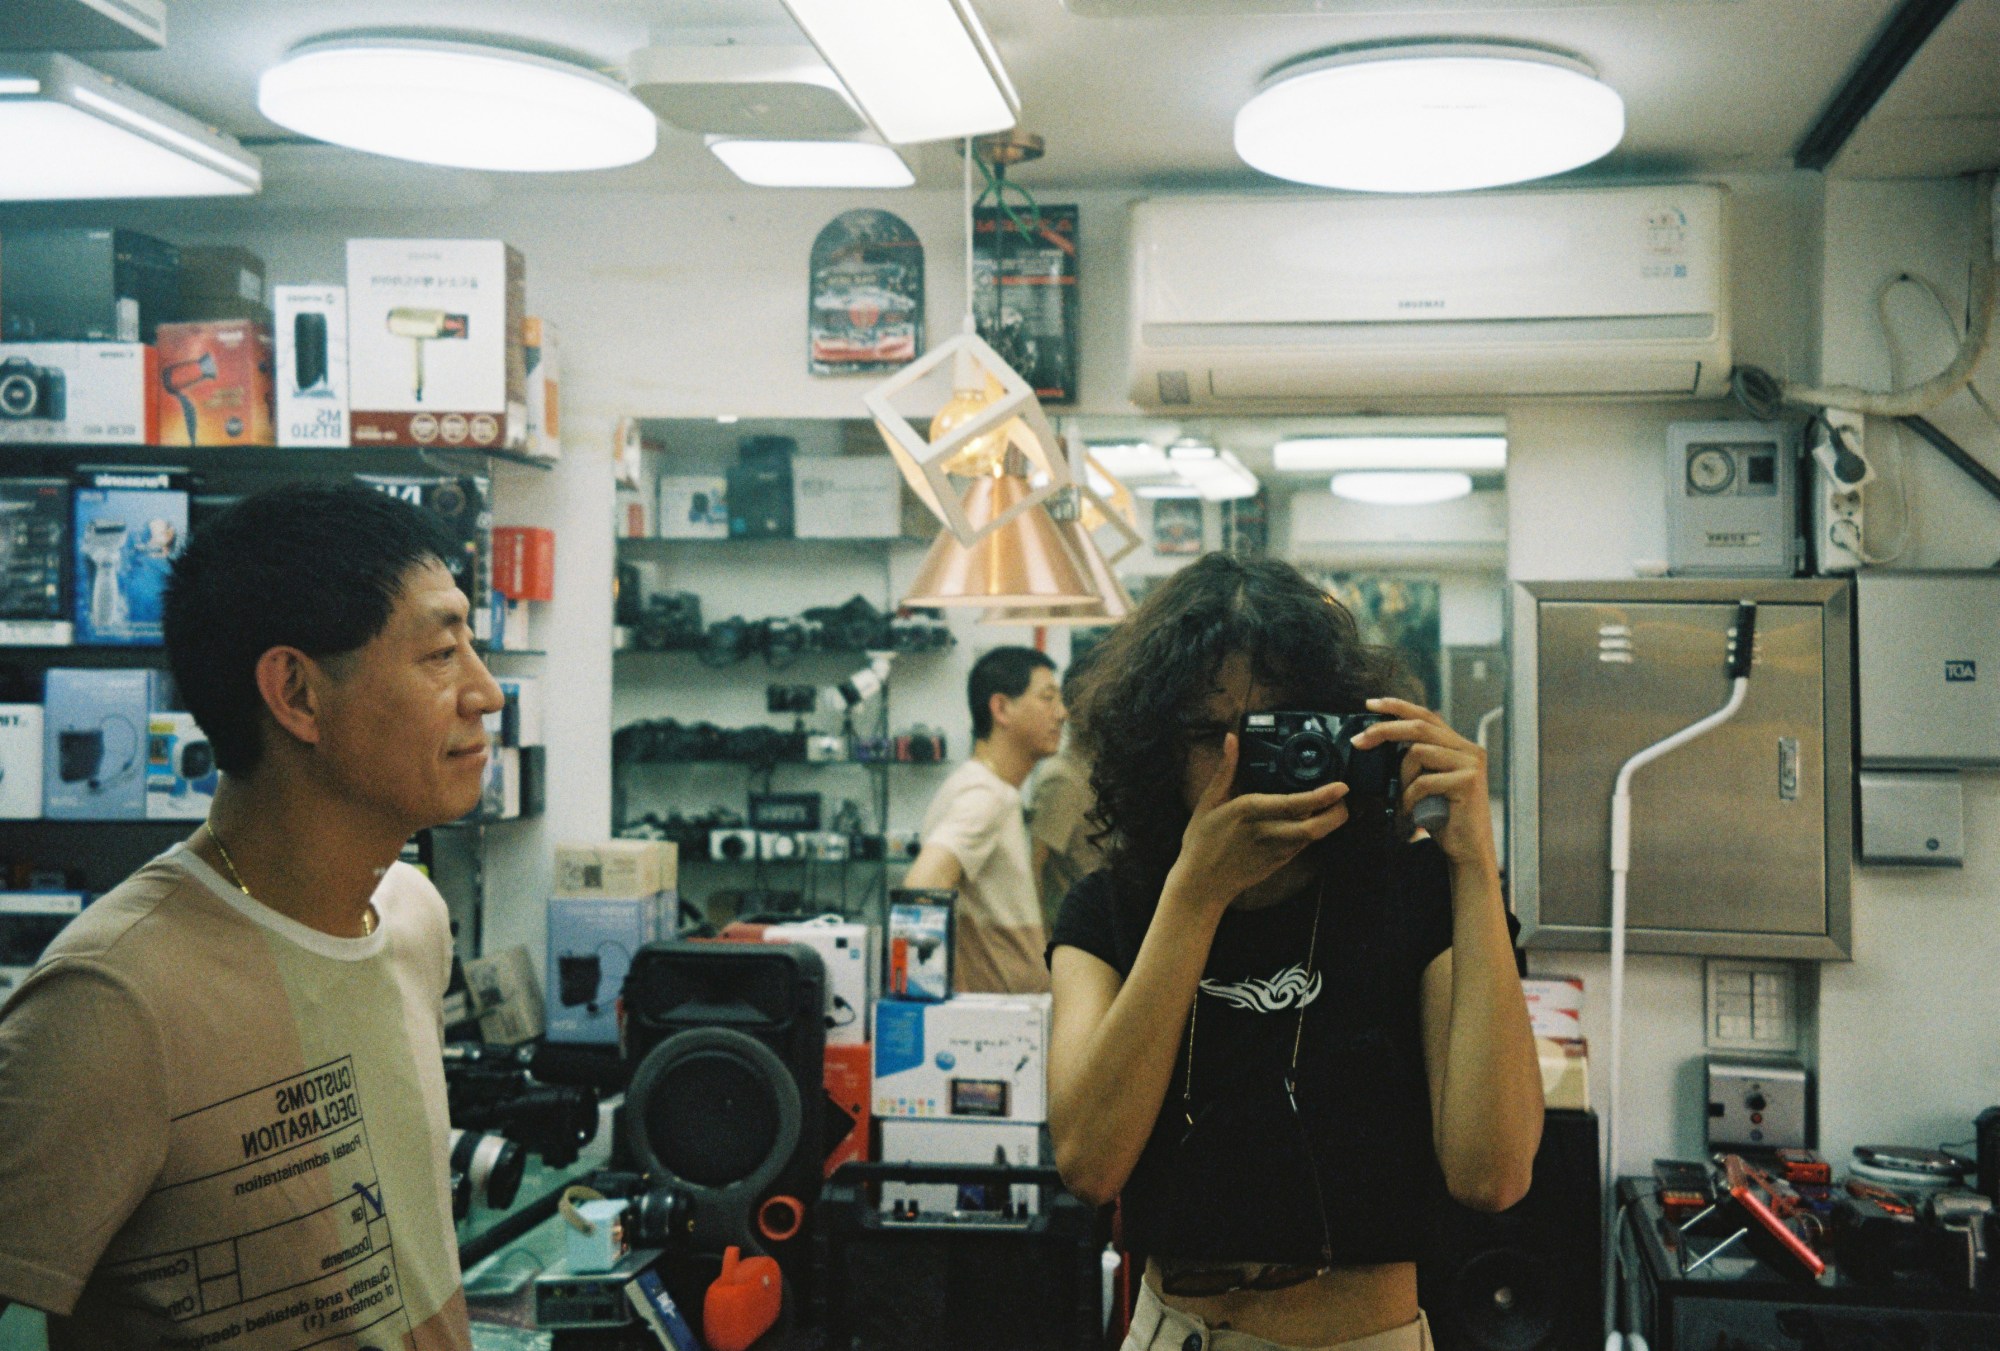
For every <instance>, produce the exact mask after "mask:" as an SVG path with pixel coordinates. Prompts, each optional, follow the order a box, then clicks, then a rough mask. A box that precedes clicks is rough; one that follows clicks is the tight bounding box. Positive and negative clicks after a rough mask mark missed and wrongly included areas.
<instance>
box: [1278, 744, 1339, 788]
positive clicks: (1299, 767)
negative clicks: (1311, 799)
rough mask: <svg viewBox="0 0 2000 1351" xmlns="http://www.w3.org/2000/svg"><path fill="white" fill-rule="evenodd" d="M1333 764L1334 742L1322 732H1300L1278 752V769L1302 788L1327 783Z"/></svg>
mask: <svg viewBox="0 0 2000 1351" xmlns="http://www.w3.org/2000/svg"><path fill="white" fill-rule="evenodd" d="M1332 764H1333V742H1331V741H1329V740H1328V739H1327V737H1326V735H1325V734H1324V733H1322V732H1300V733H1299V734H1298V735H1297V736H1295V737H1293V738H1292V739H1291V740H1289V741H1287V742H1286V743H1285V745H1284V749H1283V750H1281V751H1280V752H1279V753H1278V769H1279V771H1280V772H1281V773H1282V774H1284V776H1285V777H1286V778H1287V779H1289V780H1291V781H1292V782H1293V783H1295V784H1298V785H1299V786H1300V787H1302V788H1311V787H1317V786H1318V785H1319V784H1322V783H1325V782H1326V779H1327V770H1328V768H1329V767H1330V766H1331V765H1332Z"/></svg>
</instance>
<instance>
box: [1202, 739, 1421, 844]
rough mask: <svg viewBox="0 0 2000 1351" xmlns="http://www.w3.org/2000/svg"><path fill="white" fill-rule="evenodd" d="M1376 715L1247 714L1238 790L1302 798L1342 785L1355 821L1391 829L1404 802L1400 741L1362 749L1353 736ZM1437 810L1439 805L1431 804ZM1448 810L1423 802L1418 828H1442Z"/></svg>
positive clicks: (1239, 750)
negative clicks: (1331, 784) (1290, 794)
mask: <svg viewBox="0 0 2000 1351" xmlns="http://www.w3.org/2000/svg"><path fill="white" fill-rule="evenodd" d="M1393 721H1395V720H1394V719H1393V718H1387V717H1384V716H1382V715H1381V714H1378V713H1311V712H1302V711H1293V710H1285V711H1280V712H1275V713H1249V714H1245V715H1244V718H1243V726H1242V729H1241V732H1240V734H1239V736H1238V742H1239V744H1238V747H1237V759H1236V790H1237V791H1238V792H1239V793H1304V792H1310V791H1311V790H1312V789H1314V788H1318V787H1320V786H1321V785H1322V784H1328V783H1344V784H1346V785H1347V788H1348V795H1347V810H1348V814H1349V816H1350V818H1351V819H1354V820H1360V821H1368V820H1371V819H1372V820H1374V821H1377V822H1379V823H1380V824H1381V825H1383V826H1385V827H1388V826H1393V825H1394V823H1395V819H1396V806H1397V804H1398V802H1400V801H1401V799H1402V796H1403V777H1402V774H1403V750H1404V745H1403V743H1402V742H1400V741H1385V742H1383V743H1382V744H1381V745H1379V746H1370V747H1369V748H1367V749H1366V750H1356V749H1355V747H1354V738H1355V737H1357V736H1359V735H1361V733H1362V732H1364V731H1366V730H1367V729H1368V728H1370V727H1373V726H1374V725H1375V724H1376V723H1378V722H1393ZM1433 804H1435V805H1433ZM1449 811H1450V806H1449V804H1447V803H1446V802H1445V801H1444V799H1443V798H1437V797H1431V798H1425V799H1424V800H1423V801H1422V802H1419V803H1418V804H1417V810H1416V811H1415V812H1414V813H1412V816H1413V819H1414V820H1415V821H1416V823H1417V824H1418V825H1420V826H1424V827H1425V828H1427V829H1430V830H1435V829H1437V828H1438V826H1441V825H1443V824H1444V819H1445V816H1446V815H1447V814H1448V813H1449Z"/></svg>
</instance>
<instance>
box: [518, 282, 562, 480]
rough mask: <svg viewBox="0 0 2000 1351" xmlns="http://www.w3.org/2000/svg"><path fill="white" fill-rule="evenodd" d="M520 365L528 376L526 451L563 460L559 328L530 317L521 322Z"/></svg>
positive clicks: (537, 455) (542, 456)
mask: <svg viewBox="0 0 2000 1351" xmlns="http://www.w3.org/2000/svg"><path fill="white" fill-rule="evenodd" d="M521 325H522V327H521V363H522V366H523V367H524V368H525V369H526V371H527V375H528V443H527V447H526V449H527V452H528V454H530V455H532V456H534V457H535V458H536V459H538V460H559V459H561V458H562V400H561V388H562V349H561V347H560V346H559V345H558V344H557V342H556V326H555V325H554V324H552V323H550V322H549V321H548V320H546V319H540V318H537V317H535V316H534V315H532V314H531V315H529V316H528V317H527V318H526V319H523V320H522V321H521Z"/></svg>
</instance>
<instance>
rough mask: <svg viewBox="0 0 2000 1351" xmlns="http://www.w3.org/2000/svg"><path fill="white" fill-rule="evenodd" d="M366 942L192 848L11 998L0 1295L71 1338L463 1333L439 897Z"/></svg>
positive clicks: (83, 921) (232, 1347) (253, 1347)
mask: <svg viewBox="0 0 2000 1351" xmlns="http://www.w3.org/2000/svg"><path fill="white" fill-rule="evenodd" d="M374 903H375V910H376V913H377V915H378V916H379V917H380V919H379V923H378V925H377V927H376V930H375V932H374V933H373V934H371V935H369V936H368V937H366V938H354V939H344V938H333V937H330V936H329V935H326V934H323V933H320V932H318V931H317V930H314V929H311V928H308V927H306V926H305V925H303V924H299V923H297V922H296V921H294V920H291V919H288V918H286V917H285V916H283V915H280V914H278V913H277V912H276V911H274V910H271V909H269V908H267V907H265V906H263V905H260V904H258V903H257V902H256V901H253V900H251V899H250V898H248V897H246V896H244V895H243V894H242V893H240V892H239V891H237V890H236V889H235V888H234V887H232V886H230V885H229V884H228V883H226V882H224V881H223V880H222V878H221V877H220V876H218V875H217V874H216V873H215V871H214V870H213V869H211V868H209V867H208V865H206V864H205V863H203V862H202V861H201V860H200V859H199V858H198V857H196V856H195V855H194V854H193V853H191V852H189V851H188V850H187V849H185V848H184V847H182V846H175V848H173V849H172V850H169V851H168V852H167V853H165V854H163V855H161V856H160V857H159V858H157V859H155V860H153V861H152V862H151V863H149V864H147V865H146V866H145V867H144V868H142V869H140V870H139V871H138V872H137V873H134V874H133V875H132V876H131V877H130V878H128V879H127V880H126V881H125V882H124V883H123V884H121V885H120V886H119V887H117V888H116V889H115V890H113V891H111V892H108V893H107V894H106V895H104V896H103V897H102V898H100V899H99V900H98V901H97V902H96V903H94V904H93V905H91V906H90V907H89V908H88V909H86V910H85V911H84V913H83V914H82V915H81V916H79V917H78V918H77V919H76V920H75V921H74V922H73V923H72V924H71V925H70V926H69V927H68V928H67V929H65V930H64V931H63V932H62V934H61V935H60V936H58V937H57V939H56V941H55V942H54V943H53V944H52V945H51V946H50V947H49V950H48V952H47V953H46V954H44V956H43V957H42V960H41V962H40V963H39V964H38V965H37V966H36V967H35V969H34V971H33V972H32V973H31V974H30V975H29V976H28V978H27V979H26V980H25V981H23V982H22V983H21V986H20V988H19V989H18V990H16V991H15V992H14V994H13V996H12V997H11V998H9V999H8V1000H7V1002H6V1004H5V1005H3V1006H0V1298H5V1299H8V1300H13V1301H18V1302H20V1303H24V1304H31V1305H34V1306H36V1307H38V1308H42V1309H46V1310H49V1311H50V1312H51V1313H52V1314H53V1315H56V1316H53V1317H51V1318H50V1319H49V1341H50V1344H51V1346H52V1347H54V1348H56V1349H57V1351H61V1349H62V1348H67V1347H78V1348H81V1347H89V1348H92V1351H103V1349H106V1348H109V1349H113V1351H116V1349H121V1348H127V1347H130V1348H139V1347H147V1348H154V1347H161V1348H168V1349H169V1351H174V1349H175V1348H224V1349H225V1351H299V1349H300V1348H304V1347H309V1346H310V1347H350V1348H359V1347H404V1348H411V1349H412V1351H415V1349H416V1348H424V1349H425V1351H428V1349H429V1348H466V1347H469V1346H470V1345H471V1333H470V1330H469V1328H468V1326H467V1323H466V1314H465V1300H464V1293H463V1288H462V1285H461V1282H460V1278H459V1270H458V1245H457V1240H456V1236H455V1233H454V1230H453V1227H452V1215H451V1197H450V1192H449V1182H448V1172H449V1169H448V1164H447V1157H446V1144H445V1141H446V1133H447V1131H448V1129H449V1124H448V1117H447V1113H446V1109H445V1094H444V1072H443V1064H442V1055H441V1049H442V1047H441V1042H442V1033H443V1028H442V1018H443V1013H442V999H443V995H444V987H445V983H446V981H447V979H448V978H449V976H450V970H451V934H450V926H449V921H448V919H447V917H446V914H445V907H444V901H443V899H442V898H441V897H440V896H439V895H438V893H437V890H436V888H434V887H433V886H431V884H430V882H429V881H428V880H426V879H425V878H424V876H423V875H422V874H421V873H419V872H417V871H416V870H415V869H413V868H410V867H409V866H407V865H405V864H401V863H398V864H395V865H394V866H392V867H391V868H390V869H389V871H388V873H386V874H385V875H384V877H383V880H382V884H381V886H380V887H379V888H378V889H377V890H376V892H375V896H374Z"/></svg>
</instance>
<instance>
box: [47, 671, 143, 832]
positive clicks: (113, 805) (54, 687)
mask: <svg viewBox="0 0 2000 1351" xmlns="http://www.w3.org/2000/svg"><path fill="white" fill-rule="evenodd" d="M166 679H167V677H166V672H164V671H131V670H126V671H116V670H82V669H77V668H73V667H63V666H59V667H53V668H51V669H50V671H49V673H48V687H47V693H46V695H45V702H44V705H43V710H42V814H43V815H44V816H47V817H49V818H50V819H52V820H59V821H143V820H145V819H146V749H147V747H146V737H147V729H148V725H149V721H150V719H151V716H152V711H153V708H154V707H155V706H156V705H164V704H165V703H166V702H167V700H166Z"/></svg>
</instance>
